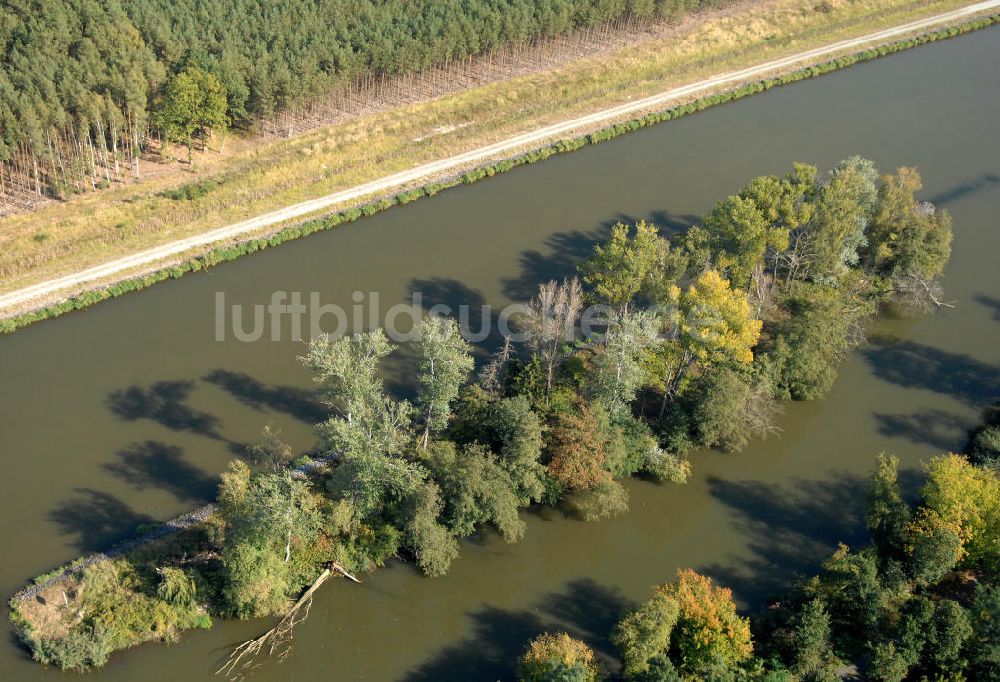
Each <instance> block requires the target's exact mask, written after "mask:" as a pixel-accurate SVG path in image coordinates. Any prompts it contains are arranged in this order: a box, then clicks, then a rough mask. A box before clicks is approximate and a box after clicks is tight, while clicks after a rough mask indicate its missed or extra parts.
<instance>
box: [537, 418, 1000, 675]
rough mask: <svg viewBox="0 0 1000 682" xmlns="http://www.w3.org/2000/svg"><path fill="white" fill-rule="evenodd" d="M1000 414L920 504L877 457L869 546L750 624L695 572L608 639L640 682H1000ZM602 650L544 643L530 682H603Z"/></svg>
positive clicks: (934, 462)
mask: <svg viewBox="0 0 1000 682" xmlns="http://www.w3.org/2000/svg"><path fill="white" fill-rule="evenodd" d="M997 433H1000V431H998V430H997V426H996V415H995V410H994V411H993V414H992V415H991V416H989V417H988V419H987V424H986V425H985V426H984V427H983V428H981V429H980V430H978V431H977V432H976V434H975V435H974V437H973V440H972V441H971V442H970V444H969V446H968V447H967V448H966V452H968V453H969V454H968V455H967V456H966V455H957V454H947V455H942V456H939V457H934V458H932V459H931V460H930V461H929V462H927V463H926V464H925V466H924V473H925V476H926V482H925V484H924V486H923V490H922V492H921V496H920V499H919V500H918V501H917V503H916V504H915V505H910V504H908V503H907V502H905V501H904V500H903V495H902V493H901V490H900V486H899V482H898V472H897V460H896V458H895V457H891V456H885V455H879V457H878V461H877V466H876V469H875V472H874V475H873V477H872V481H871V484H870V486H869V489H868V493H867V510H866V521H867V527H868V530H869V532H870V542H869V543H868V544H867V545H865V546H863V547H861V548H857V549H851V548H849V547H848V546H846V545H844V544H841V545H840V546H839V548H838V549H837V550H836V551H835V552H834V553H833V555H832V556H831V557H830V558H829V559H828V560H827V561H826V563H825V564H824V565H823V567H822V571H821V572H820V573H819V574H818V575H816V576H814V577H811V578H809V579H807V580H803V581H801V582H799V583H798V584H796V585H794V586H790V587H789V589H788V591H787V593H785V594H783V595H781V596H780V598H776V599H775V600H774V601H772V603H771V604H770V605H769V606H767V607H766V608H765V609H763V610H762V611H761V612H760V613H757V614H755V615H753V616H752V617H749V618H747V617H742V616H740V615H738V613H737V611H736V606H735V604H734V603H733V600H732V593H731V592H730V591H729V590H728V589H726V588H723V587H718V586H715V585H713V583H712V580H711V579H710V578H708V577H705V576H701V575H699V574H697V573H695V572H694V571H692V570H690V569H685V570H681V571H678V574H677V578H676V580H675V581H674V582H671V583H667V584H664V585H660V586H658V587H656V588H655V589H654V592H653V596H652V597H651V598H650V599H649V601H647V602H645V603H644V604H641V605H640V606H639V607H638V608H636V609H635V610H633V611H631V612H630V613H628V614H626V615H625V616H624V617H623V618H622V619H621V621H620V622H619V623H618V625H617V626H616V627H615V629H614V631H613V632H611V633H608V635H609V636H610V639H611V641H612V642H613V643H614V645H615V647H616V649H617V651H618V654H619V655H618V658H619V661H620V663H621V669H620V674H619V677H620V678H621V679H624V680H629V681H633V680H634V681H637V682H638V681H641V682H669V681H671V680H678V681H679V680H706V679H711V680H736V679H741V680H767V681H768V682H797V681H800V680H814V681H822V680H830V681H831V682H832V681H834V680H840V679H844V676H845V674H848V673H850V674H854V675H856V674H857V673H858V672H860V673H861V675H862V676H863V679H869V680H876V681H878V682H902V681H903V680H997V679H1000V469H998V468H997V462H1000V440H998V439H997V438H996V435H997ZM604 673H605V671H603V670H602V669H601V667H600V666H599V664H598V662H597V658H596V656H595V654H594V652H593V650H592V649H591V648H590V647H589V646H588V645H587V644H585V643H584V642H581V641H579V640H576V639H573V638H572V637H570V636H569V635H568V634H566V633H559V634H543V635H541V636H539V637H538V638H537V639H535V640H534V641H533V642H532V643H531V644H530V645H529V647H528V650H527V651H526V652H525V654H524V655H523V657H522V658H521V661H520V665H519V668H518V679H519V680H521V682H556V681H563V680H580V681H595V680H599V679H602V678H603V677H604Z"/></svg>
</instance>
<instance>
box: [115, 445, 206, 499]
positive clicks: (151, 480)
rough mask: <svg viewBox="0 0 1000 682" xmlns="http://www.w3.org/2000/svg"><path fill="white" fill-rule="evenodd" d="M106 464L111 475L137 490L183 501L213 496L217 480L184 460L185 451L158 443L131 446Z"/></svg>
mask: <svg viewBox="0 0 1000 682" xmlns="http://www.w3.org/2000/svg"><path fill="white" fill-rule="evenodd" d="M116 454H117V455H118V460H119V461H117V462H112V463H109V464H105V465H104V468H105V469H107V470H108V471H109V472H110V473H111V474H112V475H114V476H116V477H118V478H120V479H122V480H123V481H125V482H126V483H128V484H129V485H131V486H133V487H135V488H138V489H139V490H147V489H150V488H160V489H163V490H166V491H167V492H170V493H171V494H173V495H174V496H175V497H176V498H177V499H179V500H182V501H185V502H204V501H208V500H211V499H212V498H213V497H214V495H215V488H216V484H217V483H218V479H217V478H216V477H215V476H210V475H208V474H206V473H205V472H204V471H202V470H201V469H199V468H198V467H196V466H193V465H192V464H190V463H188V462H186V461H184V457H183V455H184V450H183V449H181V448H179V447H177V446H174V445H167V444H166V443H161V442H159V441H154V440H147V441H145V442H142V443H133V444H132V445H130V446H128V447H127V448H125V449H123V450H119V451H118V452H117V453H116Z"/></svg>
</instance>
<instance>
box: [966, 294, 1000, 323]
mask: <svg viewBox="0 0 1000 682" xmlns="http://www.w3.org/2000/svg"><path fill="white" fill-rule="evenodd" d="M972 299H973V300H974V301H975V302H976V303H978V304H979V305H981V306H985V307H986V308H989V310H990V312H992V313H993V319H994V320H996V321H997V322H1000V298H997V297H996V296H990V295H989V294H976V295H975V296H973V297H972Z"/></svg>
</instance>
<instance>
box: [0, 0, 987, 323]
mask: <svg viewBox="0 0 1000 682" xmlns="http://www.w3.org/2000/svg"><path fill="white" fill-rule="evenodd" d="M960 4H961V3H959V2H955V1H953V0H946V1H945V0H942V1H941V2H932V3H929V4H928V3H925V2H902V1H901V0H868V1H866V2H851V3H821V5H817V6H815V7H814V6H813V3H803V2H802V0H780V1H776V2H773V3H764V4H760V5H756V4H754V5H752V6H748V7H741V8H739V10H738V11H737V10H736V9H734V10H732V11H731V12H730V13H724V14H722V15H720V16H718V17H714V16H713V15H711V14H708V15H705V16H704V17H702V18H700V19H698V20H692V22H691V24H690V26H688V28H685V29H684V30H682V31H680V33H678V34H677V35H674V34H670V35H669V36H665V37H664V38H663V39H662V40H661V39H656V40H651V41H648V42H644V43H642V44H641V45H637V46H635V47H633V48H629V49H627V50H622V51H620V52H616V53H613V54H611V55H605V56H604V57H602V58H601V59H600V60H583V61H582V62H580V63H579V64H574V65H570V66H566V67H563V68H560V69H556V70H553V71H550V72H545V73H544V74H540V75H534V76H530V77H523V78H518V79H513V80H510V81H505V82H503V83H494V84H492V85H489V86H484V87H481V88H475V89H472V90H469V91H466V92H463V93H460V94H454V95H449V96H446V97H441V98H438V99H435V100H433V101H430V102H425V103H421V104H416V105H409V106H407V107H403V108H399V109H396V110H394V111H393V112H391V113H385V114H377V115H372V116H366V117H363V118H361V119H358V120H357V121H349V122H345V123H342V124H338V125H337V126H334V127H331V128H327V129H324V130H323V131H317V132H314V133H310V134H307V135H302V136H299V137H296V138H295V139H293V140H286V141H280V142H279V141H272V142H269V143H268V144H266V145H262V146H261V145H257V146H255V147H254V148H253V149H252V150H247V151H245V152H241V153H240V154H238V155H236V156H232V157H227V158H226V159H225V160H224V161H223V160H219V161H218V163H216V164H214V165H213V163H212V162H211V160H206V161H204V162H200V163H202V166H201V167H200V169H199V170H198V171H197V172H196V173H194V174H185V176H186V177H183V178H182V177H176V176H170V177H167V176H163V177H155V178H151V179H150V180H149V181H148V182H144V183H143V184H141V185H134V186H132V185H130V186H125V187H117V188H112V189H110V190H106V191H105V192H104V193H102V195H101V196H100V197H97V196H93V197H86V196H83V197H78V198H76V199H74V200H73V201H70V202H66V203H61V204H54V205H50V206H47V207H45V208H44V209H42V210H40V211H37V212H35V213H33V214H31V215H21V216H18V215H14V216H8V217H6V218H5V219H4V221H3V222H4V224H3V230H2V233H0V240H2V241H0V243H2V244H3V248H2V249H0V275H2V276H3V278H4V281H5V282H6V284H7V286H8V288H9V289H13V288H16V287H23V286H26V285H29V284H32V283H37V282H38V281H43V280H45V279H48V278H51V277H53V276H56V275H62V274H68V273H71V272H76V271H79V270H81V269H83V268H85V267H87V266H91V265H95V264H98V263H104V262H107V261H108V260H109V259H113V258H116V257H122V256H124V255H127V254H130V253H134V252H136V251H138V250H142V249H146V248H150V247H153V246H158V245H162V244H164V243H166V242H169V241H173V240H176V239H178V238H181V237H186V236H191V235H195V234H199V233H203V232H205V231H207V230H209V229H211V228H213V227H218V226H220V225H225V224H229V223H232V222H236V221H239V220H242V219H245V218H246V217H248V216H252V215H258V214H261V213H263V212H266V211H269V210H273V209H276V208H280V207H283V206H287V205H290V204H293V203H296V202H299V201H302V200H304V199H309V198H314V197H316V196H323V195H325V194H329V193H332V192H335V191H337V190H342V189H345V188H348V187H352V186H356V185H358V184H361V183H364V182H367V181H371V180H373V179H376V178H378V177H382V176H384V175H386V174H389V173H392V172H394V171H400V170H404V169H409V168H412V167H413V166H414V165H415V164H418V163H421V162H427V161H432V160H435V159H439V158H443V157H446V156H449V155H451V154H455V153H458V152H461V151H467V150H468V149H471V148H474V147H476V146H479V145H482V144H484V143H487V142H493V141H496V140H497V139H501V138H503V137H506V136H510V135H513V134H516V133H518V132H523V131H524V130H530V129H532V128H537V127H539V126H542V125H545V124H546V123H552V122H554V121H559V120H563V119H565V118H566V117H568V116H572V115H577V114H581V113H585V112H589V111H593V110H594V109H595V108H596V107H598V106H607V105H608V103H609V102H614V101H624V100H626V99H628V98H634V97H639V96H643V95H648V94H651V93H654V92H657V91H660V90H663V89H664V88H667V87H669V86H671V85H679V84H683V83H687V82H692V81H696V80H697V79H699V78H704V77H707V76H711V75H713V74H717V73H718V72H720V71H723V70H726V69H731V68H737V67H742V66H746V65H748V64H750V63H754V62H758V61H760V60H762V59H765V58H771V57H778V56H781V55H784V54H789V53H792V52H795V51H797V50H801V49H806V48H809V47H813V46H816V45H820V44H823V43H826V42H829V41H832V40H835V39H838V38H845V37H850V36H853V35H858V34H859V33H862V32H867V31H871V30H873V29H875V28H878V27H885V26H890V25H893V24H897V23H900V22H903V21H907V20H910V19H913V18H917V17H920V16H926V15H927V14H931V13H933V12H938V11H943V10H946V9H952V8H954V7H956V6H959V5H960ZM816 7H819V8H821V9H816ZM730 14H731V16H730ZM989 23H990V21H989V20H985V21H978V20H977V21H976V22H970V23H967V24H963V25H962V27H960V28H956V27H953V28H949V29H943V30H941V31H934V32H932V33H931V34H930V35H928V36H924V37H922V38H919V39H907V40H906V41H901V42H899V43H894V44H892V45H889V46H882V47H879V48H872V49H871V50H867V51H865V52H864V53H862V54H861V55H857V56H854V57H844V58H841V59H837V60H835V61H834V62H831V63H829V64H825V65H819V66H815V67H809V68H808V69H803V70H801V71H797V72H796V73H795V74H785V75H781V76H779V77H776V78H774V79H769V80H768V81H766V82H759V83H753V84H751V85H749V86H747V87H744V88H739V89H738V90H737V91H735V92H732V93H727V94H725V95H713V96H711V97H709V98H706V99H705V100H703V101H701V102H697V103H687V104H684V105H683V106H680V107H678V108H676V109H675V110H673V111H672V112H666V113H658V114H656V115H654V116H652V117H645V118H643V119H639V120H637V121H631V122H626V123H625V124H622V125H618V126H613V127H612V128H609V129H607V130H602V131H598V132H596V133H595V134H594V135H593V136H589V137H585V138H584V139H583V141H582V142H581V141H580V140H567V141H562V142H558V143H556V144H554V145H552V147H551V148H548V147H547V148H545V149H542V150H540V151H533V152H530V153H528V154H526V155H525V156H524V157H523V158H522V160H513V161H511V160H503V161H500V162H497V163H494V164H491V165H490V166H489V167H487V168H485V169H481V170H478V171H475V174H477V175H480V176H485V175H492V174H494V173H496V172H502V171H503V170H506V169H509V168H510V167H513V166H516V165H518V164H519V163H521V162H523V159H528V158H531V157H535V158H537V157H539V156H540V155H541V157H542V158H544V157H545V156H548V155H551V154H552V153H556V152H562V151H568V150H570V149H575V148H577V147H579V146H581V145H582V144H585V143H587V142H595V141H600V140H603V139H609V138H610V137H613V136H615V135H618V134H621V133H622V132H625V131H627V130H631V129H635V128H636V127H642V126H645V125H649V124H650V123H653V122H658V121H662V120H668V119H670V118H676V117H677V116H679V115H683V114H684V113H689V112H691V111H697V110H699V109H701V108H704V107H705V106H709V105H712V104H718V103H721V102H724V101H727V100H729V99H733V98H735V97H739V96H745V95H748V94H752V93H754V92H759V91H761V90H764V89H766V88H768V87H771V86H774V85H777V84H780V83H783V82H791V81H794V80H798V79H800V78H803V77H810V76H814V75H818V74H819V73H823V72H826V71H828V70H832V69H834V68H842V67H843V66H847V65H848V64H851V63H854V62H856V61H859V60H861V59H871V58H874V57H877V56H879V55H881V54H888V53H890V52H893V51H896V50H899V49H905V48H907V47H911V46H913V45H916V44H919V43H920V42H924V41H926V40H936V39H941V38H945V37H949V36H952V35H957V34H959V33H961V32H964V31H967V30H974V29H976V28H981V27H982V26H985V25H988V24H989ZM685 26H687V25H686V24H685ZM682 28H683V27H682ZM647 118H649V119H650V120H647ZM436 129H446V130H448V131H450V132H447V133H446V134H434V135H429V136H428V131H430V130H436ZM416 140H419V142H415V141H416ZM230 146H231V147H232V148H236V147H237V146H238V145H237V144H236V143H235V142H234V143H233V144H231V145H230ZM440 184H444V185H448V184H451V180H444V181H442V179H437V178H435V179H432V182H431V185H430V186H429V187H434V186H437V185H440ZM428 193H429V192H428ZM406 194H416V195H418V196H420V195H423V194H425V193H424V192H423V190H422V189H419V188H418V189H416V190H414V191H413V192H411V191H409V190H408V191H407V192H406ZM174 197H179V198H174ZM377 203H378V204H386V205H391V204H392V203H394V201H392V200H391V199H390V200H389V201H388V202H385V201H379V202H377ZM352 212H354V213H356V212H357V209H350V210H349V211H347V213H352ZM342 222H343V221H342V220H336V219H334V220H332V221H331V220H329V219H322V220H320V221H313V222H312V223H310V224H309V225H308V226H307V227H305V228H303V226H295V227H292V228H290V229H288V230H284V231H282V232H281V233H280V236H277V235H268V236H266V237H263V238H258V239H251V240H250V241H249V242H248V243H242V244H238V245H235V246H233V245H225V246H222V247H219V248H216V249H206V250H203V251H202V252H200V253H194V254H192V255H190V256H188V257H189V258H190V260H187V261H185V262H183V263H181V264H178V265H170V266H169V267H167V268H165V269H163V270H161V271H159V272H156V273H153V274H150V275H146V274H142V275H140V276H138V277H135V276H131V277H133V279H128V280H127V281H122V282H119V283H116V284H112V285H110V286H109V285H106V284H101V285H100V286H102V287H104V288H99V289H95V290H93V291H89V292H87V293H85V294H83V295H81V296H79V297H77V298H74V299H72V300H70V301H67V302H64V303H60V304H58V305H55V306H52V307H50V308H47V309H45V310H43V311H36V312H34V313H31V314H28V315H25V316H22V317H20V318H14V319H8V320H4V321H3V327H2V328H3V329H4V330H7V331H9V330H11V329H14V328H16V327H18V326H22V325H24V324H28V323H30V322H32V321H35V320H38V319H44V318H46V317H50V316H53V315H56V314H60V313H62V312H65V311H67V310H73V309H77V308H79V307H84V306H86V305H90V304H91V303H93V302H95V301H97V300H103V299H104V298H108V297H109V296H113V295H118V294H120V293H123V292H126V291H131V290H134V289H136V288H142V287H144V286H147V285H148V284H149V283H152V282H156V281H161V280H163V279H165V278H167V277H168V276H179V274H183V273H186V272H190V271H193V270H197V269H200V268H201V267H204V266H205V265H206V264H211V263H213V262H218V260H219V259H220V258H223V259H228V258H233V257H236V256H237V255H240V254H244V253H250V252H252V251H255V250H257V249H259V248H261V247H262V246H265V245H268V244H272V243H279V242H281V241H284V240H286V239H289V238H293V237H295V236H300V235H302V234H307V233H309V232H312V231H315V230H316V229H325V228H329V227H332V226H333V225H337V224H341V223H342ZM274 229H279V228H274ZM206 251H208V252H207V253H206ZM133 272H134V271H133Z"/></svg>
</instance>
